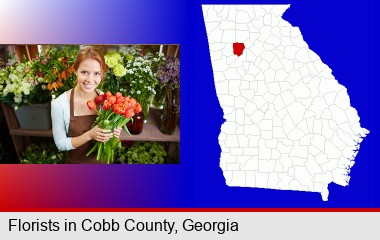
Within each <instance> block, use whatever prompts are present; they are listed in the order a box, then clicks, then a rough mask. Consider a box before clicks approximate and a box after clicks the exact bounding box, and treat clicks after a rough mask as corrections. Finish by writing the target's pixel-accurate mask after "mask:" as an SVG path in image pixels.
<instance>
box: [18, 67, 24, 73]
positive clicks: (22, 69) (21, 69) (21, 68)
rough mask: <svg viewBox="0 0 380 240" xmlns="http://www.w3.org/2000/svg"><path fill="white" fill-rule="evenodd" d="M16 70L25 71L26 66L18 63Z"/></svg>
mask: <svg viewBox="0 0 380 240" xmlns="http://www.w3.org/2000/svg"><path fill="white" fill-rule="evenodd" d="M16 71H17V72H19V73H22V72H24V68H23V66H21V65H18V66H17V67H16Z"/></svg>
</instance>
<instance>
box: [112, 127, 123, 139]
mask: <svg viewBox="0 0 380 240" xmlns="http://www.w3.org/2000/svg"><path fill="white" fill-rule="evenodd" d="M121 129H122V128H121V127H118V128H114V129H113V135H114V137H115V138H120V133H121Z"/></svg>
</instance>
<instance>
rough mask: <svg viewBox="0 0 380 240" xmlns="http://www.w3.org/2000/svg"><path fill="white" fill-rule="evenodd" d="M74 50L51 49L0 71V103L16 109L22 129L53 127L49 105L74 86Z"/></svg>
mask: <svg viewBox="0 0 380 240" xmlns="http://www.w3.org/2000/svg"><path fill="white" fill-rule="evenodd" d="M76 52H77V51H76V50H75V48H74V47H65V48H62V49H52V50H50V51H48V52H47V53H46V55H42V56H39V57H36V58H34V59H32V60H30V61H25V59H24V61H23V62H21V63H18V62H15V63H14V64H13V65H9V66H6V67H5V68H3V69H1V70H0V102H3V103H5V104H7V105H9V106H12V107H13V108H14V109H15V114H16V117H17V120H18V122H19V125H20V127H21V128H25V129H39V130H48V129H50V128H51V118H50V102H51V100H52V98H54V97H55V96H57V95H60V94H61V93H63V92H64V91H66V90H68V89H70V88H71V87H72V86H73V85H74V80H75V77H74V76H73V74H72V73H73V72H74V69H73V67H72V65H73V62H74V60H75V55H76Z"/></svg>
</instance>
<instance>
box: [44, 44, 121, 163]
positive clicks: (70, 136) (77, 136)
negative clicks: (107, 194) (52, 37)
mask: <svg viewBox="0 0 380 240" xmlns="http://www.w3.org/2000/svg"><path fill="white" fill-rule="evenodd" d="M74 69H75V75H76V77H77V84H76V86H75V87H74V88H73V89H70V90H68V91H67V92H65V93H63V94H61V95H60V96H59V97H58V98H57V99H55V100H54V101H52V107H51V117H52V126H53V127H52V128H53V136H54V141H55V143H56V145H57V147H58V148H59V149H60V150H62V151H68V152H67V158H66V163H100V162H98V161H97V160H96V155H95V154H92V155H90V156H86V153H87V152H88V151H89V150H90V149H91V148H92V140H95V141H97V142H106V141H108V140H109V139H110V138H111V137H112V136H113V135H114V136H115V137H117V138H118V137H119V136H120V132H121V128H117V129H114V132H113V133H112V132H111V131H110V130H106V129H100V128H99V127H98V126H95V127H93V128H91V126H92V123H93V122H94V120H95V119H96V115H95V114H96V113H95V112H93V111H91V110H90V109H89V108H88V107H87V105H86V103H87V102H88V101H90V100H93V99H94V98H95V97H96V96H97V95H99V91H98V90H97V89H96V88H97V87H98V85H99V84H100V82H101V81H102V79H103V77H104V73H105V71H106V64H105V61H104V56H103V54H102V53H101V52H100V50H99V49H97V48H95V47H92V46H86V47H83V48H82V49H81V50H80V51H79V52H78V55H77V57H76V61H75V63H74Z"/></svg>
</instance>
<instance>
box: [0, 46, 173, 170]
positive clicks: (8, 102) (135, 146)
mask: <svg viewBox="0 0 380 240" xmlns="http://www.w3.org/2000/svg"><path fill="white" fill-rule="evenodd" d="M96 46H97V47H98V48H100V49H101V50H102V51H103V53H104V54H105V59H106V64H107V66H108V71H107V73H106V77H105V80H104V81H103V82H102V83H101V85H100V86H99V88H100V89H101V90H102V91H104V92H105V91H111V92H113V93H116V92H117V91H120V92H121V93H122V94H123V95H125V96H130V97H133V98H135V99H136V100H137V101H138V102H140V103H141V104H142V106H143V111H142V113H141V114H136V115H135V116H134V117H133V120H134V121H133V123H132V122H129V123H128V129H129V132H130V133H131V135H128V134H127V133H126V132H124V131H123V133H122V135H121V139H122V141H121V145H120V148H119V149H118V150H117V151H115V161H114V163H130V164H137V163H144V164H151V163H179V142H180V137H179V136H180V133H179V114H180V107H179V106H180V98H179V93H180V92H179V90H180V87H179V86H180V77H179V75H180V72H179V69H180V65H179V64H180V61H179V57H180V48H179V45H96ZM79 47H80V46H79V45H3V46H1V49H0V58H1V62H0V64H1V65H0V67H1V69H0V101H1V103H2V104H1V108H2V111H0V112H1V115H0V117H1V118H0V120H1V122H0V124H1V129H0V131H1V134H2V136H5V137H4V138H2V140H1V142H0V163H19V162H20V163H63V162H64V159H65V154H64V153H62V152H59V151H58V150H57V148H56V147H55V145H54V142H53V140H52V138H51V136H52V132H51V119H50V101H51V100H52V99H54V98H55V97H57V96H59V95H60V94H62V93H63V92H65V91H67V90H68V89H70V88H72V87H73V86H74V85H75V77H74V74H73V72H74V69H73V66H72V65H73V63H74V60H75V56H76V53H77V52H78V50H79ZM31 106H32V108H31ZM36 113H37V114H36ZM35 115H37V116H35ZM37 117H38V119H36V118H37ZM8 133H9V134H8ZM12 143H13V144H12ZM4 146H14V147H8V148H5V147H4ZM37 149H42V151H37Z"/></svg>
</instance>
